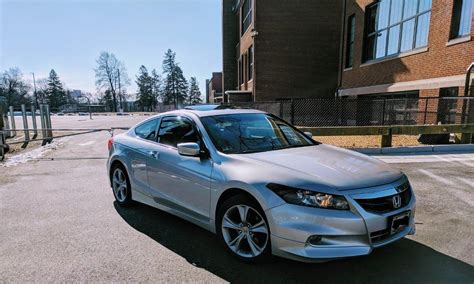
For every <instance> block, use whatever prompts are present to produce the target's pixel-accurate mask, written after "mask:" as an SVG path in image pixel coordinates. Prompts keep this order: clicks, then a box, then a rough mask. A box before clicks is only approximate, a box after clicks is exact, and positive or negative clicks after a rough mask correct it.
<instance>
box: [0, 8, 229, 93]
mask: <svg viewBox="0 0 474 284" xmlns="http://www.w3.org/2000/svg"><path fill="white" fill-rule="evenodd" d="M168 48H171V49H172V50H173V51H175V52H176V57H177V61H178V62H179V63H180V64H181V67H182V69H183V71H184V74H185V76H186V77H187V78H189V77H191V76H196V77H197V79H198V81H199V85H200V88H201V91H202V92H203V91H204V90H205V84H204V82H205V79H206V78H209V77H210V76H211V73H212V72H213V71H220V70H221V69H222V63H221V62H222V50H221V1H220V0H139V1H133V0H128V1H125V0H87V1H79V0H0V71H3V70H5V69H7V68H9V67H14V66H16V67H19V68H20V69H21V71H22V72H23V74H24V75H25V78H27V79H30V77H31V74H30V72H34V73H35V75H36V78H37V79H38V78H42V77H46V76H47V75H48V73H49V70H50V69H51V68H54V69H55V70H56V72H57V73H58V74H59V76H60V78H61V80H63V81H64V82H65V83H66V86H67V87H68V88H71V89H81V90H84V91H88V92H92V93H95V90H96V89H95V85H94V82H95V78H94V71H93V68H94V67H95V60H96V58H97V57H98V55H99V53H100V52H101V51H109V52H112V53H114V54H115V55H116V56H117V57H118V58H119V59H120V60H121V61H123V62H124V63H125V65H126V67H127V70H128V75H129V77H130V79H132V85H131V86H129V87H128V92H129V93H135V92H136V86H135V83H134V81H135V75H136V73H137V71H138V68H139V67H140V65H142V64H143V65H145V66H146V67H147V68H148V69H149V70H151V69H152V68H157V70H159V71H160V72H161V71H162V69H161V63H162V60H163V54H164V52H165V51H166V50H167V49H168Z"/></svg>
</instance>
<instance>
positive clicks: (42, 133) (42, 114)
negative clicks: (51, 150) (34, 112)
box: [40, 104, 47, 146]
mask: <svg viewBox="0 0 474 284" xmlns="http://www.w3.org/2000/svg"><path fill="white" fill-rule="evenodd" d="M40 118H41V136H43V137H42V138H43V142H42V143H41V146H44V145H46V143H47V139H46V136H47V134H46V121H45V115H44V104H40Z"/></svg>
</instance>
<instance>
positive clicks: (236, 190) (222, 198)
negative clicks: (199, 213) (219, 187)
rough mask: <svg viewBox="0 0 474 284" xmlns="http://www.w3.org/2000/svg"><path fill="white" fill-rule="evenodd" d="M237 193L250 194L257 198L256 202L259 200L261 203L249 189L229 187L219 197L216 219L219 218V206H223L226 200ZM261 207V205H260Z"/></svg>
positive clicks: (250, 196)
mask: <svg viewBox="0 0 474 284" xmlns="http://www.w3.org/2000/svg"><path fill="white" fill-rule="evenodd" d="M236 195H246V196H248V197H249V198H251V199H253V200H255V202H257V203H258V204H260V202H258V200H257V199H256V198H255V197H253V195H252V194H250V193H248V192H247V191H245V190H243V189H240V188H229V189H227V190H226V191H224V193H222V194H221V196H220V197H219V200H218V201H217V205H216V211H215V215H216V216H215V219H216V220H217V213H218V212H219V208H220V207H221V205H222V203H224V201H226V200H227V199H229V198H231V197H233V196H236ZM260 207H261V205H260Z"/></svg>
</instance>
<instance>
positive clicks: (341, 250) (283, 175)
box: [108, 107, 415, 262]
mask: <svg viewBox="0 0 474 284" xmlns="http://www.w3.org/2000/svg"><path fill="white" fill-rule="evenodd" d="M109 152H110V153H109V155H110V156H109V160H108V170H109V177H110V183H111V186H112V189H113V193H114V196H115V199H116V202H117V203H118V204H119V205H122V206H128V205H131V204H132V203H133V201H137V202H140V203H144V204H147V205H150V206H152V207H156V208H158V209H161V210H164V211H167V212H169V213H171V214H174V215H176V216H179V217H181V218H183V219H186V220H188V221H190V222H192V223H194V224H197V225H199V226H201V227H203V228H204V229H206V230H209V231H211V232H214V233H216V234H217V236H218V238H219V239H220V240H221V241H222V242H223V244H224V246H225V247H226V248H227V250H228V251H229V252H231V253H232V254H233V255H234V256H236V257H237V258H239V259H241V260H243V261H247V262H255V261H262V260H264V259H266V258H268V257H270V256H271V255H272V254H273V255H277V256H281V257H285V258H290V259H294V260H298V261H304V262H315V261H325V260H330V259H336V258H341V257H352V256H359V255H367V254H369V253H370V252H371V251H372V250H373V249H375V248H378V247H380V246H383V245H386V244H389V243H391V242H394V241H396V240H399V239H401V238H403V237H404V236H406V235H407V234H414V232H415V224H414V217H415V195H414V193H413V191H412V189H411V187H410V183H409V182H408V179H407V177H406V176H405V175H404V174H403V173H401V172H400V171H399V170H397V169H394V168H392V167H390V166H388V165H387V164H385V163H383V162H381V161H379V160H377V159H374V158H371V157H368V156H365V155H362V154H360V153H356V152H353V151H350V150H345V149H341V148H337V147H334V146H330V145H323V144H321V143H318V142H316V141H314V140H313V139H312V138H311V135H309V134H307V133H306V134H305V133H302V132H300V131H299V130H298V129H296V128H295V127H293V126H291V125H290V124H288V123H286V122H284V121H282V120H281V119H279V118H277V117H275V116H273V115H271V114H268V113H264V112H261V111H257V110H242V109H213V108H208V109H207V108H205V107H201V108H195V109H189V110H180V111H173V112H167V113H163V114H160V115H157V116H154V117H151V118H149V119H147V120H145V121H143V122H141V123H139V124H138V125H137V126H135V127H132V128H131V129H130V130H129V131H127V132H126V133H123V134H120V135H117V136H115V137H113V138H111V139H110V141H109Z"/></svg>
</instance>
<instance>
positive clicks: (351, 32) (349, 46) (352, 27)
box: [344, 13, 356, 69]
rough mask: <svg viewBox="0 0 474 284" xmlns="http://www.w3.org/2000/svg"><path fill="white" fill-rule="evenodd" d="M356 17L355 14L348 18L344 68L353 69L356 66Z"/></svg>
mask: <svg viewBox="0 0 474 284" xmlns="http://www.w3.org/2000/svg"><path fill="white" fill-rule="evenodd" d="M355 20H356V15H355V13H354V14H352V15H350V16H349V17H347V27H346V52H345V62H344V67H345V68H346V69H347V68H352V66H353V65H354V44H355V31H356V23H355Z"/></svg>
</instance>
